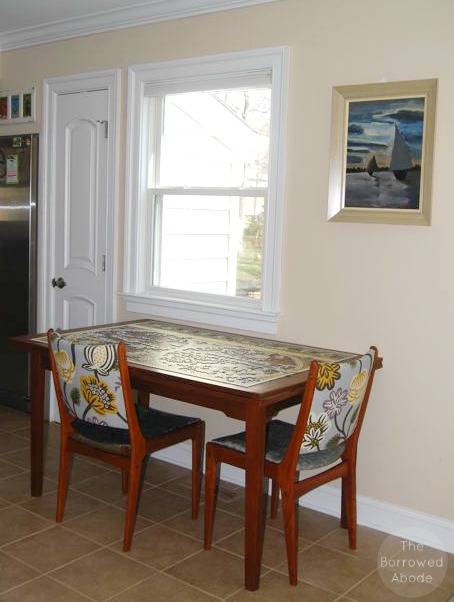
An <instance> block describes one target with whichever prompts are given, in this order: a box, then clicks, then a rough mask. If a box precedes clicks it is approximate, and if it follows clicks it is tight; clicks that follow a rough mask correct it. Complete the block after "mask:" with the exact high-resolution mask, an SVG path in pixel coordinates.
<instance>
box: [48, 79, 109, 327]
mask: <svg viewBox="0 0 454 602" xmlns="http://www.w3.org/2000/svg"><path fill="white" fill-rule="evenodd" d="M108 107H109V105H108V94H107V90H93V91H88V92H78V93H70V94H60V95H59V99H58V104H57V115H56V145H55V149H56V154H55V197H56V205H55V256H54V257H55V259H54V270H55V274H54V276H53V277H52V279H51V284H52V287H53V289H54V295H55V305H54V307H55V313H54V323H55V325H56V326H58V327H61V328H76V327H79V326H86V325H87V326H89V325H92V324H102V323H105V322H106V264H107V247H106V234H107V233H106V226H107V224H106V213H107V199H106V190H107V157H108V146H107V141H108V138H107V132H108Z"/></svg>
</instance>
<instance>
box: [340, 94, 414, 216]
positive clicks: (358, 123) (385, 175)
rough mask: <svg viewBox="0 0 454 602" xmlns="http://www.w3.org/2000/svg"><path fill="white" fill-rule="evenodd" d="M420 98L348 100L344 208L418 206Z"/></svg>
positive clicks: (410, 207)
mask: <svg viewBox="0 0 454 602" xmlns="http://www.w3.org/2000/svg"><path fill="white" fill-rule="evenodd" d="M424 103H425V99H424V98H423V97H414V98H397V99H384V100H366V101H357V102H350V103H349V114H348V133H347V153H346V166H345V169H346V175H345V207H378V208H384V207H386V208H392V209H418V207H419V194H420V183H421V156H422V146H423V132H424V109H425V106H424ZM371 176H372V177H373V180H371Z"/></svg>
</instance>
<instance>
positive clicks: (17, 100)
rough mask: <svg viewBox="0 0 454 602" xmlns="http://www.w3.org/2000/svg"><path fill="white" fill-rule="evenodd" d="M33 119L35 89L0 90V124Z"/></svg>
mask: <svg viewBox="0 0 454 602" xmlns="http://www.w3.org/2000/svg"><path fill="white" fill-rule="evenodd" d="M26 121H35V90H34V89H32V90H26V91H24V92H0V125H4V124H11V123H23V122H26Z"/></svg>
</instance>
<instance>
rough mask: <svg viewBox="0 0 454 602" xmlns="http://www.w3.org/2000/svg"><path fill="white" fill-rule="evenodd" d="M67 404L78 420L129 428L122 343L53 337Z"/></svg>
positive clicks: (53, 346) (61, 383) (52, 346)
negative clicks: (121, 365) (87, 342)
mask: <svg viewBox="0 0 454 602" xmlns="http://www.w3.org/2000/svg"><path fill="white" fill-rule="evenodd" d="M50 343H51V352H52V353H53V356H54V358H55V363H56V367H57V373H58V379H59V383H60V387H61V391H62V394H63V401H64V404H65V408H66V410H67V411H68V413H69V414H70V415H72V416H73V417H74V418H75V419H78V420H77V422H79V421H83V422H88V423H90V424H93V425H99V426H105V427H112V428H116V429H128V422H127V416H126V407H125V402H124V397H123V389H122V385H121V378H120V371H119V367H118V345H115V344H108V345H77V344H75V343H71V342H70V341H68V340H67V339H65V338H64V337H62V336H61V335H60V334H59V333H58V332H54V333H53V334H52V337H51V341H50Z"/></svg>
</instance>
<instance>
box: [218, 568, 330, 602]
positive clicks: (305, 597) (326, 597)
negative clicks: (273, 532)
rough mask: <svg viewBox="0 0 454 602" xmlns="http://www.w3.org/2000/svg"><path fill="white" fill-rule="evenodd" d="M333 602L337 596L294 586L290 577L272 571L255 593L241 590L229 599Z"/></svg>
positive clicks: (304, 585) (301, 584) (303, 585)
mask: <svg viewBox="0 0 454 602" xmlns="http://www.w3.org/2000/svg"><path fill="white" fill-rule="evenodd" d="M254 600H256V601H257V602H332V601H334V600H337V594H334V593H332V592H327V591H325V590H323V589H320V588H318V587H315V586H313V585H309V584H308V583H304V582H299V583H298V585H297V586H296V587H295V586H292V585H290V584H289V582H288V577H286V576H284V575H282V574H280V573H276V572H274V571H270V572H269V573H267V574H266V575H264V576H263V577H262V578H261V580H260V588H259V589H258V590H256V591H255V592H248V591H246V590H244V589H241V590H240V591H239V592H237V593H236V594H234V595H233V596H231V597H230V598H229V602H249V601H250V602H254Z"/></svg>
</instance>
